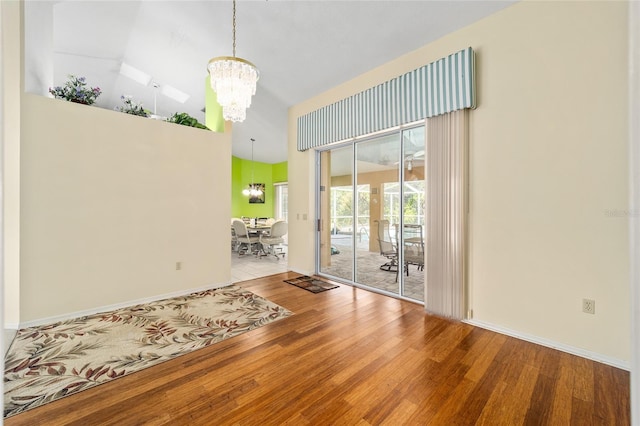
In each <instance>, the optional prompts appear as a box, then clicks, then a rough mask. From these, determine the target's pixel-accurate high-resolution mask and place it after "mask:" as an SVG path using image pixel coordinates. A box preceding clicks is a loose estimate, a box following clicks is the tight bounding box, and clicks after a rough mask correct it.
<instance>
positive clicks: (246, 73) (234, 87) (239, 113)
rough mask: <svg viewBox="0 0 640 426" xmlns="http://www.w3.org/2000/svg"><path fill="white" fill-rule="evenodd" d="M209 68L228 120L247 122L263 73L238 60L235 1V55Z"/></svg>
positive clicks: (225, 57)
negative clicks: (248, 112) (252, 98)
mask: <svg viewBox="0 0 640 426" xmlns="http://www.w3.org/2000/svg"><path fill="white" fill-rule="evenodd" d="M207 69H208V70H209V75H210V81H211V88H212V89H213V91H214V92H216V95H217V98H218V103H219V104H220V106H222V116H223V117H224V119H225V120H230V121H233V122H241V121H244V119H245V118H247V108H249V106H250V105H251V97H252V96H253V95H255V94H256V83H257V82H258V78H259V77H260V73H259V72H258V69H257V68H256V66H255V65H253V64H252V63H251V62H249V61H247V60H245V59H242V58H237V57H236V0H233V56H219V57H217V58H213V59H211V60H210V61H209V65H208V66H207Z"/></svg>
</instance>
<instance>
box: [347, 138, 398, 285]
mask: <svg viewBox="0 0 640 426" xmlns="http://www.w3.org/2000/svg"><path fill="white" fill-rule="evenodd" d="M356 160H357V162H356V172H357V175H356V186H357V188H358V197H357V200H358V202H357V204H358V205H357V211H358V215H357V223H358V227H357V229H356V230H355V232H356V233H355V235H354V239H355V247H356V268H355V272H356V277H355V281H356V282H357V283H359V284H362V285H366V286H369V287H374V288H377V289H380V290H384V291H387V292H390V293H394V294H398V288H399V287H398V282H397V271H398V263H397V251H396V243H395V228H394V224H395V223H397V221H398V216H399V212H400V197H399V194H398V188H399V186H398V185H399V184H398V180H399V179H398V178H399V170H400V166H399V160H400V134H399V133H395V134H392V135H386V136H382V137H378V138H375V139H370V140H366V141H362V142H358V143H357V144H356ZM390 188H395V196H394V195H393V193H391V192H389V191H390Z"/></svg>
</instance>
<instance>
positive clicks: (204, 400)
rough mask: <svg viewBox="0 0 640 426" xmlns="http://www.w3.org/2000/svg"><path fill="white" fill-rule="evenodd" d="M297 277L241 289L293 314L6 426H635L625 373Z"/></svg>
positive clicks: (401, 303) (383, 299)
mask: <svg viewBox="0 0 640 426" xmlns="http://www.w3.org/2000/svg"><path fill="white" fill-rule="evenodd" d="M297 275H299V274H295V273H285V274H279V275H274V276H270V277H266V278H259V279H255V280H252V281H245V282H242V283H239V285H241V286H242V287H244V288H246V289H248V290H251V291H253V292H255V293H257V294H259V295H261V296H263V297H266V298H268V299H269V300H271V301H273V302H275V303H277V304H279V305H281V306H284V307H286V308H287V309H289V310H291V311H293V312H294V315H293V316H291V317H289V318H286V319H283V320H280V321H277V322H276V323H274V324H270V325H267V326H265V327H261V328H259V329H256V330H253V331H251V332H248V333H245V334H242V335H240V336H236V337H233V338H231V339H228V340H226V341H223V342H221V343H218V344H215V345H213V346H211V347H209V348H205V349H201V350H197V351H195V352H192V353H191V354H188V355H184V356H181V357H178V358H176V359H174V360H172V361H168V362H165V363H163V364H160V365H158V366H156V367H151V368H148V369H146V370H143V371H140V372H137V373H134V374H131V375H129V376H125V377H123V378H120V379H117V380H114V381H112V382H109V383H106V384H103V385H100V386H97V387H95V388H92V389H89V390H86V391H83V392H80V393H79V394H77V395H73V396H69V397H66V398H63V399H61V400H59V401H55V402H52V403H50V404H47V405H44V406H42V407H39V408H36V409H33V410H31V411H27V412H25V413H22V414H18V415H16V416H14V417H11V418H9V419H5V424H6V425H8V426H13V425H36V424H37V425H43V424H52V425H62V424H70V425H98V424H112V425H116V424H117V425H141V424H145V425H147V424H148V425H161V424H172V425H227V424H240V425H258V424H259V425H280V424H291V425H306V424H313V425H405V424H406V425H426V424H429V425H453V424H456V425H473V424H478V425H480V424H483V425H520V424H527V425H564V424H567V425H568V424H573V425H628V424H630V419H629V416H630V408H629V373H628V372H626V371H623V370H619V369H616V368H613V367H609V366H606V365H603V364H599V363H596V362H592V361H589V360H586V359H583V358H579V357H576V356H573V355H569V354H566V353H564V352H558V351H555V350H552V349H549V348H545V347H542V346H538V345H535V344H532V343H528V342H524V341H521V340H517V339H514V338H511V337H507V336H504V335H501V334H496V333H494V332H491V331H487V330H483V329H480V328H476V327H473V326H470V325H467V324H463V323H459V322H454V321H448V320H445V319H441V318H438V317H434V316H429V315H426V314H425V313H424V311H423V307H422V306H421V305H418V304H413V303H410V302H406V301H400V300H396V299H392V298H389V297H386V296H382V295H378V294H374V293H370V292H367V291H365V290H361V289H356V288H352V287H349V286H346V285H340V288H337V289H334V290H329V291H326V292H324V293H319V294H313V293H310V292H308V291H305V290H302V289H299V288H297V287H294V286H292V285H289V284H286V283H283V282H282V280H283V279H286V278H287V277H294V276H297Z"/></svg>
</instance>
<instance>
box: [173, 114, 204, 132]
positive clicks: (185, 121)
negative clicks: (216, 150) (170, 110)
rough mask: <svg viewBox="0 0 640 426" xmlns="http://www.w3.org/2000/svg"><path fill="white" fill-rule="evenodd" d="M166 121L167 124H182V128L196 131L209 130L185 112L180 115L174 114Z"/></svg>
mask: <svg viewBox="0 0 640 426" xmlns="http://www.w3.org/2000/svg"><path fill="white" fill-rule="evenodd" d="M167 121H168V122H169V123H176V124H182V125H183V126H191V127H195V128H197V129H206V130H211V129H209V128H208V127H207V126H205V125H204V124H202V123H200V122H199V121H198V120H197V119H195V118H193V117H191V116H190V115H189V114H187V113H186V112H182V113H180V114H178V113H177V112H176V113H175V114H173V116H171V118H169V119H168V120H167Z"/></svg>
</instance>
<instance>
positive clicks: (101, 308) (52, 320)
mask: <svg viewBox="0 0 640 426" xmlns="http://www.w3.org/2000/svg"><path fill="white" fill-rule="evenodd" d="M228 285H231V282H228V283H219V284H210V285H207V286H204V287H198V288H192V289H189V290H180V291H174V292H171V293H165V294H159V295H156V296H152V297H143V298H141V299H136V300H128V301H126V302H122V303H115V304H113V305H105V306H99V307H96V308H92V309H87V310H83V311H76V312H70V313H67V314H62V315H56V316H52V317H47V318H39V319H37V320H32V321H25V322H23V323H20V326H19V327H16V329H21V328H27V327H37V326H40V325H46V324H52V323H56V322H59V321H66V320H70V319H74V318H80V317H84V316H87V315H94V314H97V313H100V312H108V311H113V310H116V309H122V308H126V307H127V306H133V305H139V304H141V303H150V302H155V301H158V300H163V299H170V298H172V297H179V296H186V295H187V294H191V293H196V292H199V291H205V290H210V289H214V288H222V287H226V286H228ZM5 328H8V325H7V324H5Z"/></svg>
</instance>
